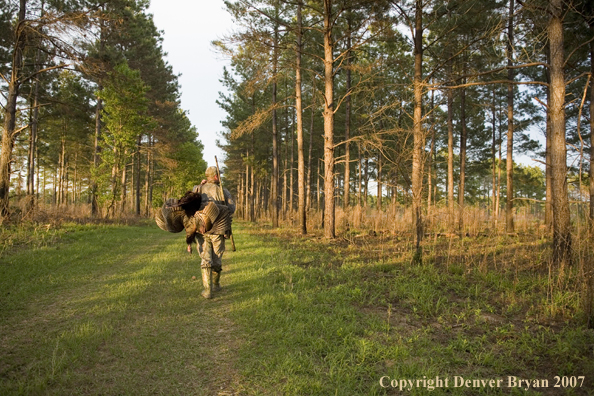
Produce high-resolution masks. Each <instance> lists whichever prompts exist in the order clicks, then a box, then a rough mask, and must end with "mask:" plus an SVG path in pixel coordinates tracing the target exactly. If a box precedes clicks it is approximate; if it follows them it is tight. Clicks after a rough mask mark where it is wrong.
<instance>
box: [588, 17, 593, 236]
mask: <svg viewBox="0 0 594 396" xmlns="http://www.w3.org/2000/svg"><path fill="white" fill-rule="evenodd" d="M590 20H591V21H592V22H591V23H590V36H592V37H594V18H591V19H590ZM590 74H591V76H593V77H594V41H590ZM589 176H590V238H591V239H592V240H593V241H594V78H590V175H589Z"/></svg>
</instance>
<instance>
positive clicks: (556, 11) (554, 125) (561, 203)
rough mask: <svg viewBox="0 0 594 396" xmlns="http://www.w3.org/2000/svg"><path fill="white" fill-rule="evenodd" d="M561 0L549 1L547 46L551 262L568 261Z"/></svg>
mask: <svg viewBox="0 0 594 396" xmlns="http://www.w3.org/2000/svg"><path fill="white" fill-rule="evenodd" d="M562 7H563V0H551V1H550V14H551V18H550V20H549V29H548V35H549V47H550V55H551V65H550V66H551V67H550V69H551V84H550V87H551V106H550V108H549V111H550V115H551V137H552V141H551V168H552V169H551V170H552V184H553V186H552V187H553V189H552V194H553V262H554V263H555V264H557V265H559V266H564V265H568V264H570V263H571V224H570V217H569V216H570V213H569V199H568V195H567V148H566V143H565V80H564V71H563V64H564V62H565V59H564V56H565V55H564V51H563V23H562V15H563V8H562Z"/></svg>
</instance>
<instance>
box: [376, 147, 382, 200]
mask: <svg viewBox="0 0 594 396" xmlns="http://www.w3.org/2000/svg"><path fill="white" fill-rule="evenodd" d="M382 165H383V164H382V152H381V151H378V153H377V205H376V207H377V210H378V211H381V210H382V196H383V186H382V176H383V175H382Z"/></svg>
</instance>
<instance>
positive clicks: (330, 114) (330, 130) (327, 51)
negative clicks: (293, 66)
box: [324, 0, 336, 238]
mask: <svg viewBox="0 0 594 396" xmlns="http://www.w3.org/2000/svg"><path fill="white" fill-rule="evenodd" d="M332 25H333V14H332V0H324V237H325V238H335V236H336V234H335V216H334V208H335V203H334V70H333V69H334V53H333V49H334V43H333V41H332V40H333V38H332V27H333V26H332Z"/></svg>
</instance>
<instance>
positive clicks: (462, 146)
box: [458, 60, 467, 232]
mask: <svg viewBox="0 0 594 396" xmlns="http://www.w3.org/2000/svg"><path fill="white" fill-rule="evenodd" d="M464 62H466V60H464ZM464 70H465V71H466V64H465V65H464ZM464 74H465V73H464ZM464 83H466V79H464ZM460 124H461V126H462V128H461V130H460V184H459V186H458V229H459V230H460V232H463V231H464V189H465V187H464V183H465V181H466V140H467V135H466V88H462V90H461V92H460Z"/></svg>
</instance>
